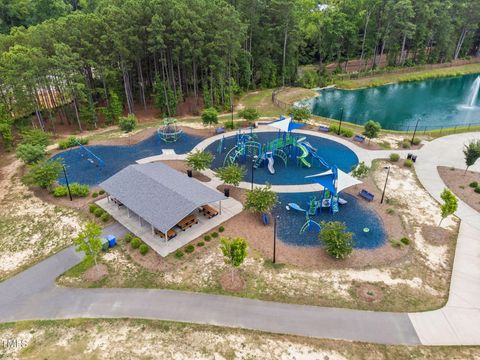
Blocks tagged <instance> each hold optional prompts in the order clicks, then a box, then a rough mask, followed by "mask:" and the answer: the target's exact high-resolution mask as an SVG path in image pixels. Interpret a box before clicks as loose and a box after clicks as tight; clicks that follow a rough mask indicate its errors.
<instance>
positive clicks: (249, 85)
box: [0, 0, 480, 134]
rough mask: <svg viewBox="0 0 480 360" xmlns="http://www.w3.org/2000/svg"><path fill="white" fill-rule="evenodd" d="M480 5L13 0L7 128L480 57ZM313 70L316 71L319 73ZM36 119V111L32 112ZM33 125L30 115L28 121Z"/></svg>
mask: <svg viewBox="0 0 480 360" xmlns="http://www.w3.org/2000/svg"><path fill="white" fill-rule="evenodd" d="M479 23H480V0H323V1H321V2H318V1H316V0H228V1H227V0H2V1H1V2H0V33H1V34H0V104H1V111H2V114H3V115H2V116H1V118H2V120H1V121H0V132H1V133H3V134H5V132H8V129H7V128H8V124H11V122H12V120H11V119H12V118H22V117H27V118H28V119H32V120H31V121H32V124H33V125H34V126H36V127H40V128H44V127H45V123H46V122H47V121H49V120H48V119H54V118H55V119H59V120H60V121H61V122H68V123H71V124H74V125H75V126H76V127H77V128H78V129H80V130H81V129H84V128H85V127H90V128H92V127H96V126H97V123H98V121H99V118H98V117H99V116H102V117H103V118H104V119H105V120H106V122H107V123H112V122H114V121H115V120H116V119H117V118H118V115H119V114H120V113H121V112H122V111H123V110H124V111H127V112H134V111H135V110H136V109H138V108H145V107H147V105H148V104H150V103H151V102H153V103H154V104H155V105H156V106H157V107H158V108H159V109H160V110H161V111H162V113H164V114H166V115H175V111H176V108H177V104H179V103H181V102H182V101H184V99H186V98H189V99H193V103H194V104H195V106H196V107H200V106H205V107H210V106H215V107H217V108H219V109H228V108H229V107H230V106H231V103H232V97H233V96H234V95H236V94H239V93H241V92H242V91H246V90H249V89H255V88H259V87H277V86H282V85H286V84H298V83H300V84H301V83H302V79H299V76H298V71H297V70H298V67H299V65H303V64H317V65H318V67H316V68H318V71H316V72H315V73H314V74H313V79H314V80H313V82H314V84H311V81H310V85H318V84H320V83H321V82H322V81H324V80H323V79H324V76H325V74H326V70H325V66H326V64H331V63H337V64H338V65H337V68H336V71H338V72H341V71H342V69H343V68H344V66H345V68H346V64H347V63H348V61H350V60H352V59H357V60H358V59H360V60H364V61H365V69H366V68H367V63H368V64H369V65H368V68H369V69H371V68H375V67H377V66H378V65H379V59H382V58H386V59H387V65H388V66H413V65H417V64H428V63H438V62H446V61H450V60H452V59H457V58H462V57H468V56H478V55H479V53H480V49H479V45H480V28H479ZM311 75H312V74H311ZM32 115H33V116H32ZM29 121H30V120H29Z"/></svg>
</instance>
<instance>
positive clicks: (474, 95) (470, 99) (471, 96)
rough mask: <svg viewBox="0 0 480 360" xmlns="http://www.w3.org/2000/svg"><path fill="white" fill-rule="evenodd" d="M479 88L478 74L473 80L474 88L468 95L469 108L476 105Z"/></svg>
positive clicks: (479, 78)
mask: <svg viewBox="0 0 480 360" xmlns="http://www.w3.org/2000/svg"><path fill="white" fill-rule="evenodd" d="M479 89H480V76H478V77H477V78H476V79H475V81H474V82H473V85H472V88H471V90H470V94H469V95H468V100H467V107H468V108H474V107H475V101H476V100H477V97H478V91H479Z"/></svg>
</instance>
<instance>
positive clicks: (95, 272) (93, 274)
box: [83, 264, 108, 282]
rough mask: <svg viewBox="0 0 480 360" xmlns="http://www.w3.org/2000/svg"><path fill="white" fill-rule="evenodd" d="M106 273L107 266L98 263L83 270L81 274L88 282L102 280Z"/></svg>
mask: <svg viewBox="0 0 480 360" xmlns="http://www.w3.org/2000/svg"><path fill="white" fill-rule="evenodd" d="M107 275H108V267H107V265H105V264H98V265H95V266H92V267H91V268H90V269H88V270H87V271H85V273H84V274H83V279H84V280H85V281H88V282H95V281H99V280H102V279H103V278H104V277H105V276H107Z"/></svg>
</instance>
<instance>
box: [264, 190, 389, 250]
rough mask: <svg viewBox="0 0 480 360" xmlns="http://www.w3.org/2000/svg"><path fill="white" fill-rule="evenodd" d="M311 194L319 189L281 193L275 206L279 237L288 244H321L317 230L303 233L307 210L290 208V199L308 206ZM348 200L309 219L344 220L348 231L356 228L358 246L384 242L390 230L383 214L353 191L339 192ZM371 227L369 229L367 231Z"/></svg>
mask: <svg viewBox="0 0 480 360" xmlns="http://www.w3.org/2000/svg"><path fill="white" fill-rule="evenodd" d="M311 196H316V197H317V199H318V198H319V193H318V192H308V193H279V194H278V199H279V201H280V203H279V204H278V205H277V206H276V207H275V208H274V209H273V212H272V213H273V214H272V215H273V216H280V218H279V219H278V220H277V235H278V238H279V239H280V240H281V241H283V242H285V243H287V244H289V245H297V246H321V242H320V240H319V239H318V232H317V231H308V230H307V231H306V232H305V233H303V234H300V233H299V232H300V229H301V228H302V226H303V224H305V221H306V219H305V213H304V212H300V211H296V210H293V209H291V210H287V209H286V208H285V207H286V206H287V204H288V203H297V204H298V205H300V207H302V208H303V209H306V210H308V208H309V205H308V204H309V200H310V197H311ZM340 196H341V197H342V198H343V199H345V200H347V201H348V203H347V204H345V205H341V206H340V211H339V212H338V213H336V214H331V213H330V212H329V211H328V210H327V209H324V210H323V212H322V213H320V214H319V215H315V216H310V219H311V220H313V221H316V222H317V223H320V222H321V221H341V222H344V223H345V224H346V226H347V231H351V232H353V240H354V242H355V248H356V249H375V248H378V247H380V246H382V245H383V244H384V243H385V241H386V239H387V234H386V232H385V229H384V227H383V222H382V220H381V218H380V217H379V216H378V215H377V214H376V213H375V212H374V211H372V210H370V209H368V208H367V207H365V206H364V205H363V204H362V201H361V200H359V199H357V198H355V197H354V196H352V195H349V194H344V193H342V194H341V195H340ZM364 228H369V229H370V231H369V232H364V231H363V229H364Z"/></svg>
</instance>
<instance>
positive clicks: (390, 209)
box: [387, 208, 395, 215]
mask: <svg viewBox="0 0 480 360" xmlns="http://www.w3.org/2000/svg"><path fill="white" fill-rule="evenodd" d="M387 214H388V215H393V214H395V210H394V209H392V208H388V209H387Z"/></svg>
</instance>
